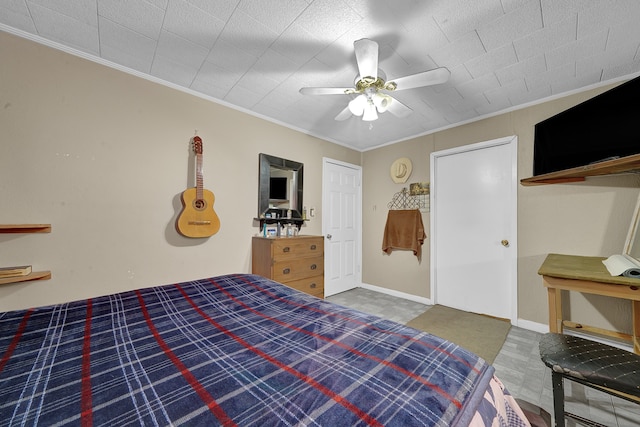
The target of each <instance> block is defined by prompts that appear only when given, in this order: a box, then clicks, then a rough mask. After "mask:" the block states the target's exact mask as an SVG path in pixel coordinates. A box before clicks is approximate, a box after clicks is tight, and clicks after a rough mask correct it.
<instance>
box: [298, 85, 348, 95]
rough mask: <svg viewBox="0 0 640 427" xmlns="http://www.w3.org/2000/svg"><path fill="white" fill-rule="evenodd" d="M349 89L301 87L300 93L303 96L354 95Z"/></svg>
mask: <svg viewBox="0 0 640 427" xmlns="http://www.w3.org/2000/svg"><path fill="white" fill-rule="evenodd" d="M354 92H355V89H354V88H351V87H303V88H302V89H300V93H301V94H303V95H346V94H349V93H354Z"/></svg>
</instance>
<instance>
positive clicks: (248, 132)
mask: <svg viewBox="0 0 640 427" xmlns="http://www.w3.org/2000/svg"><path fill="white" fill-rule="evenodd" d="M0 57H1V58H2V63H1V64H0V200H1V202H0V203H1V204H2V208H1V209H0V223H40V222H43V223H51V224H52V233H51V234H37V235H36V234H34V235H10V234H0V265H20V264H33V266H34V268H35V269H37V270H43V269H46V270H51V271H52V275H53V277H52V279H51V280H48V281H42V282H28V283H22V284H13V285H2V286H0V311H4V310H8V309H16V308H21V307H27V306H35V305H43V304H50V303H55V302H60V301H67V300H73V299H79V298H85V297H89V296H95V295H101V294H107V293H111V292H116V291H121V290H125V289H133V288H139V287H147V286H152V285H157V284H163V283H169V282H176V281H182V280H188V279H195V278H201V277H205V276H212V275H218V274H225V273H235V272H248V271H250V269H251V265H250V254H251V252H250V245H251V236H252V235H253V234H255V233H257V232H258V227H257V226H254V223H253V218H254V217H255V216H256V215H257V198H258V196H257V194H258V153H260V152H264V153H268V154H272V155H275V156H280V157H285V158H288V159H291V160H296V161H299V162H302V163H304V166H305V178H304V185H305V191H304V204H305V205H306V206H307V207H316V211H317V212H318V214H319V215H318V216H316V218H315V219H313V220H311V221H310V222H309V223H308V224H307V225H306V226H305V227H304V228H303V229H302V231H303V233H304V234H320V233H321V232H322V227H321V224H322V222H321V221H322V216H321V200H322V194H321V188H322V183H321V176H322V157H323V156H326V157H330V158H333V159H337V160H341V161H345V162H349V163H353V164H358V165H359V164H360V159H361V154H360V152H357V151H354V150H349V149H346V148H344V147H341V146H339V145H336V144H332V143H329V142H325V141H322V140H319V139H317V138H313V137H309V136H306V135H304V134H301V133H299V132H296V131H293V130H290V129H287V128H284V127H282V126H278V125H275V124H272V123H269V122H266V121H264V120H261V119H258V118H255V117H251V116H248V115H246V114H243V113H241V112H238V111H235V110H232V109H229V108H226V107H223V106H221V105H218V104H215V103H212V102H210V101H207V100H204V99H201V98H197V97H195V96H192V95H189V94H186V93H183V92H179V91H176V90H173V89H170V88H167V87H164V86H161V85H158V84H155V83H152V82H149V81H146V80H143V79H140V78H138V77H134V76H132V75H129V74H126V73H123V72H120V71H117V70H114V69H111V68H107V67H104V66H101V65H98V64H96V63H93V62H90V61H86V60H83V59H80V58H78V57H75V56H71V55H68V54H66V53H63V52H60V51H57V50H54V49H51V48H48V47H45V46H42V45H38V44H36V43H33V42H30V41H27V40H24V39H20V38H17V37H14V36H11V35H8V34H6V33H2V32H0ZM196 129H197V130H198V134H199V135H200V137H201V138H202V140H203V142H204V187H205V188H208V189H210V190H211V191H213V193H214V194H215V196H216V201H215V205H214V209H215V211H216V213H217V214H218V216H219V217H220V221H221V224H222V225H221V228H220V231H219V232H218V234H216V235H214V236H213V237H211V238H209V239H188V238H184V237H182V236H180V235H178V234H177V233H176V231H175V229H174V221H175V218H176V216H177V215H178V213H179V212H180V210H181V203H180V199H179V196H180V194H181V192H182V191H184V190H185V189H186V188H187V186H193V185H194V183H193V178H192V175H190V173H191V174H192V173H193V164H192V163H191V164H190V162H189V160H190V146H189V141H190V138H191V137H192V136H193V135H194V131H195V130H196Z"/></svg>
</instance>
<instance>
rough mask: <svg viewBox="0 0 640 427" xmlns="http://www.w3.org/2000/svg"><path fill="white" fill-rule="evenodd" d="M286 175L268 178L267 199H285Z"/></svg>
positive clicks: (286, 197)
mask: <svg viewBox="0 0 640 427" xmlns="http://www.w3.org/2000/svg"><path fill="white" fill-rule="evenodd" d="M288 198H289V197H288V196H287V177H286V176H282V177H281V176H272V177H271V178H269V199H271V200H287V199H288Z"/></svg>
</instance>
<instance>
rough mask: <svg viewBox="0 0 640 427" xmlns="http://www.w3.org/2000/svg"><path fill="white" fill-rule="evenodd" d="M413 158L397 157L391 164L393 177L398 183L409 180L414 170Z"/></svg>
mask: <svg viewBox="0 0 640 427" xmlns="http://www.w3.org/2000/svg"><path fill="white" fill-rule="evenodd" d="M412 167H413V166H412V165H411V160H409V159H407V158H406V157H401V158H399V159H397V160H396V161H395V162H393V164H392V165H391V179H392V180H393V182H395V183H396V184H402V183H405V182H407V179H409V176H410V175H411V170H412Z"/></svg>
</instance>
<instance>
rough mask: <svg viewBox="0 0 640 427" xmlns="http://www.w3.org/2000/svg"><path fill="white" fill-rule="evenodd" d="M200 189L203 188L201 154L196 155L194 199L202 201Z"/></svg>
mask: <svg viewBox="0 0 640 427" xmlns="http://www.w3.org/2000/svg"><path fill="white" fill-rule="evenodd" d="M202 188H203V179H202V154H201V153H198V154H196V199H197V200H202V199H203V195H202Z"/></svg>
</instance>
